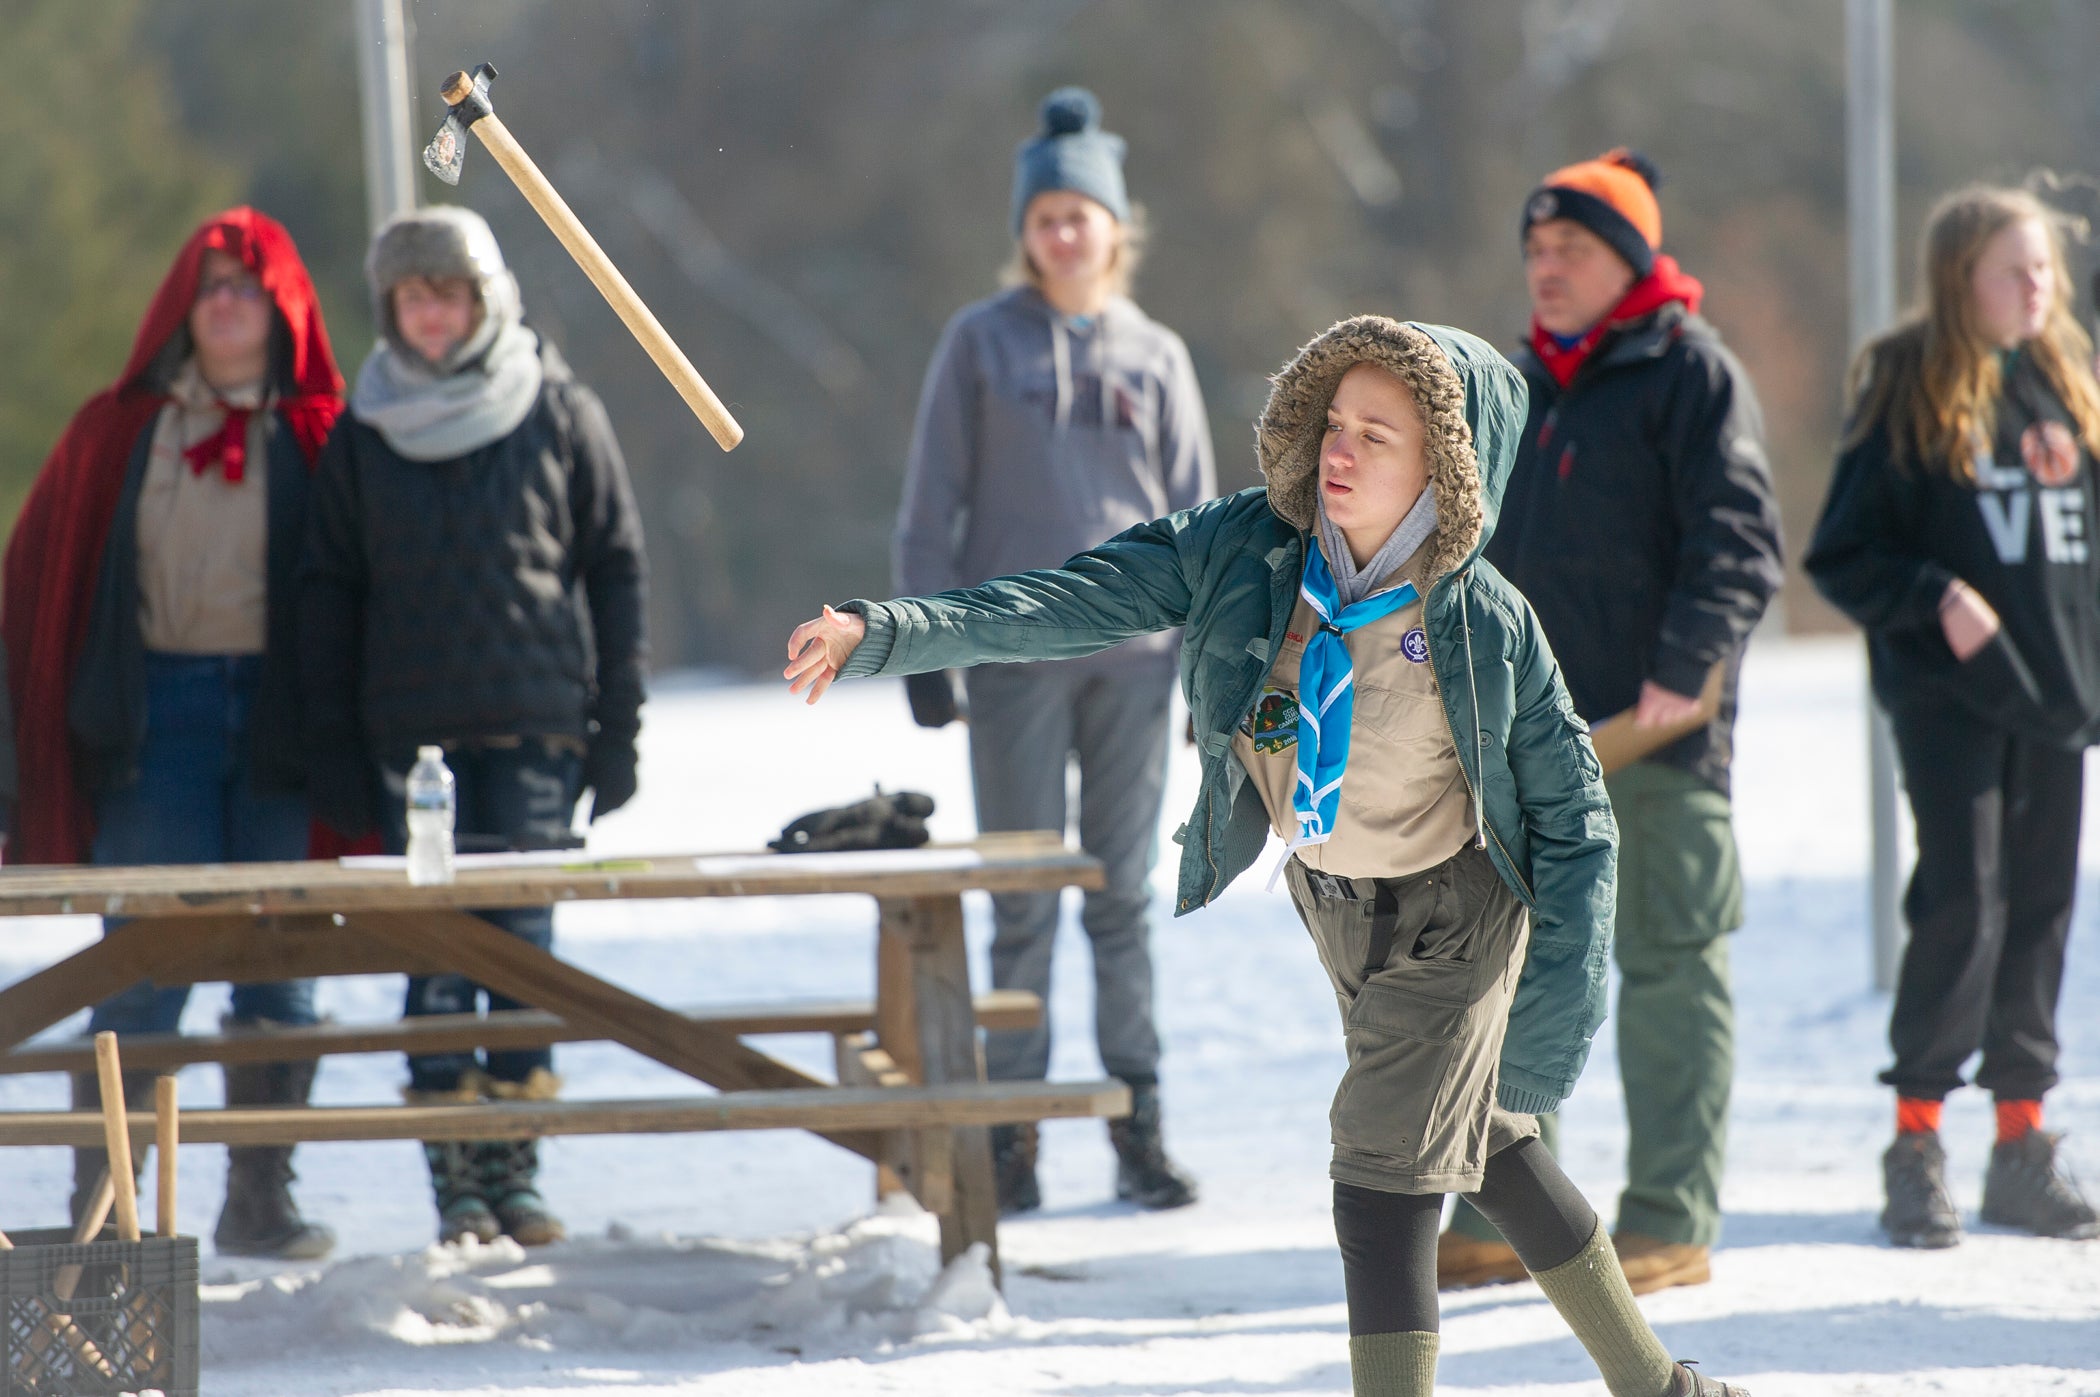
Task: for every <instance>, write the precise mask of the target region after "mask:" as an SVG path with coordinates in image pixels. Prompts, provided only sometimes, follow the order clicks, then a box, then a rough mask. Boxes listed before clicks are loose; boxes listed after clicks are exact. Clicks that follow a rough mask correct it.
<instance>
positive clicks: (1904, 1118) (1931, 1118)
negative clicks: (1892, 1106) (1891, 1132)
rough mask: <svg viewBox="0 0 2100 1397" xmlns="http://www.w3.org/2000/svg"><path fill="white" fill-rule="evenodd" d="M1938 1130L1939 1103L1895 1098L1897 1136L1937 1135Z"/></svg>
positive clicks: (1913, 1097)
mask: <svg viewBox="0 0 2100 1397" xmlns="http://www.w3.org/2000/svg"><path fill="white" fill-rule="evenodd" d="M1939 1130H1940V1103H1939V1102H1937V1101H1921V1100H1920V1099H1918V1098H1917V1097H1915V1096H1899V1097H1897V1098H1896V1133H1897V1134H1898V1135H1937V1134H1939Z"/></svg>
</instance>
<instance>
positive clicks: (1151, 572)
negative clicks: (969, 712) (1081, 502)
mask: <svg viewBox="0 0 2100 1397" xmlns="http://www.w3.org/2000/svg"><path fill="white" fill-rule="evenodd" d="M1202 516H1203V511H1201V510H1185V511H1183V512H1182V513H1180V514H1174V515H1169V516H1168V517H1167V518H1165V519H1155V520H1153V521H1152V522H1151V523H1149V524H1140V525H1138V526H1137V527H1135V528H1133V529H1128V530H1126V531H1124V532H1123V533H1121V534H1118V535H1117V536H1116V537H1114V538H1112V539H1110V540H1109V541H1108V542H1106V543H1104V544H1102V545H1101V546H1100V547H1098V548H1091V549H1089V550H1087V551H1086V552H1084V553H1081V554H1080V555H1078V556H1077V557H1075V558H1072V559H1070V560H1068V561H1067V562H1066V563H1065V565H1064V566H1063V567H1059V568H1043V569H1039V570H1037V571H1035V572H1024V573H1017V574H1015V575H1014V576H1011V577H997V578H993V579H992V580H991V581H990V582H987V583H985V584H984V585H982V586H979V587H965V588H958V589H956V590H954V591H948V592H940V593H936V594H935V595H933V596H930V597H904V598H900V599H898V600H896V601H888V602H866V601H854V602H848V603H846V604H845V605H844V606H842V607H839V608H836V609H834V608H831V607H826V608H825V609H824V614H823V615H822V616H820V617H818V618H817V619H816V620H813V621H807V622H804V623H803V624H802V625H800V626H798V627H796V628H795V631H794V634H793V635H792V636H790V637H789V640H788V660H789V663H788V667H787V670H786V676H787V679H788V681H789V687H790V688H791V689H792V690H793V691H794V692H796V693H803V692H805V691H806V692H807V693H808V695H809V702H811V703H814V702H816V700H817V699H819V698H821V697H822V696H823V694H824V691H825V690H826V689H828V688H830V687H831V684H832V682H833V681H834V680H837V679H840V678H855V677H860V676H865V675H874V674H918V673H923V672H925V671H927V670H935V669H960V668H964V667H967V666H970V665H976V664H990V663H997V662H1002V661H1004V662H1013V661H1024V660H1062V659H1072V658H1075V657H1077V656H1080V655H1091V654H1093V653H1094V652H1096V651H1099V650H1106V649H1108V648H1109V647H1110V646H1112V645H1116V644H1119V643H1120V642H1122V641H1125V640H1128V639H1130V638H1131V637H1132V636H1137V635H1146V634H1149V633H1151V632H1153V631H1164V630H1171V629H1172V628H1174V627H1175V626H1179V625H1181V624H1183V623H1184V622H1186V621H1187V619H1188V613H1189V601H1190V587H1189V581H1188V571H1187V568H1186V567H1185V566H1184V563H1185V554H1186V553H1187V552H1189V551H1190V550H1194V549H1199V548H1200V547H1201V546H1202V545H1201V544H1200V543H1198V542H1195V541H1193V540H1192V537H1191V536H1192V535H1193V534H1196V533H1198V532H1200V531H1201V528H1202V524H1203V518H1202Z"/></svg>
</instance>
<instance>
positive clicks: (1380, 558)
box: [1319, 485, 1436, 606]
mask: <svg viewBox="0 0 2100 1397" xmlns="http://www.w3.org/2000/svg"><path fill="white" fill-rule="evenodd" d="M1319 524H1320V543H1321V545H1322V548H1323V551H1324V552H1325V553H1326V554H1327V570H1328V571H1329V572H1331V573H1333V574H1334V585H1335V589H1336V590H1337V591H1338V592H1340V593H1341V598H1342V605H1343V606H1351V605H1354V604H1355V603H1357V602H1360V601H1362V600H1363V599H1364V598H1365V597H1368V596H1369V595H1371V593H1373V592H1375V591H1377V590H1378V585H1379V584H1380V583H1381V582H1383V581H1384V580H1385V579H1386V578H1387V577H1389V576H1391V575H1392V574H1393V573H1395V572H1397V571H1399V570H1400V568H1401V567H1402V566H1403V565H1404V564H1405V563H1406V562H1407V560H1408V559H1409V558H1412V557H1414V555H1415V550H1416V549H1418V548H1420V547H1421V546H1422V545H1423V544H1424V543H1426V542H1428V540H1429V536H1430V535H1431V534H1432V533H1435V532H1436V491H1435V490H1434V489H1433V488H1431V487H1430V486H1427V485H1425V486H1423V487H1422V493H1421V495H1420V496H1418V497H1417V498H1416V500H1415V503H1414V507H1413V508H1412V509H1410V510H1408V511H1407V516H1406V517H1405V518H1403V519H1402V520H1401V521H1400V524H1399V527H1397V528H1395V529H1394V530H1393V532H1392V533H1391V534H1390V535H1389V536H1387V538H1386V541H1385V542H1384V543H1382V544H1380V545H1379V547H1378V552H1377V553H1375V554H1373V555H1372V557H1371V561H1370V562H1369V563H1366V564H1365V565H1364V567H1363V568H1362V569H1361V570H1359V569H1358V568H1357V566H1356V558H1355V556H1354V555H1353V554H1351V553H1350V551H1349V540H1348V539H1346V538H1344V537H1343V536H1342V530H1341V526H1340V525H1338V524H1336V523H1335V522H1334V521H1333V520H1332V519H1329V518H1328V517H1327V501H1326V500H1324V499H1323V500H1321V501H1320V520H1319Z"/></svg>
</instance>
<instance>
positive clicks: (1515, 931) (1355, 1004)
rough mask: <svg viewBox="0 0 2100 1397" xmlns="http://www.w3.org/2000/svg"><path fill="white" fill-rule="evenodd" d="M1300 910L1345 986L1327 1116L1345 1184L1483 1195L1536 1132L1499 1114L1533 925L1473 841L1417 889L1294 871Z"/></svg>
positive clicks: (1524, 1121)
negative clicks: (1497, 1165) (1506, 1037)
mask: <svg viewBox="0 0 2100 1397" xmlns="http://www.w3.org/2000/svg"><path fill="white" fill-rule="evenodd" d="M1288 881H1289V884H1290V889H1291V900H1292V901H1293V902H1294V903H1296V904H1297V907H1298V915H1299V916H1300V917H1301V918H1303V919H1304V921H1305V927H1306V930H1307V931H1309V932H1311V933H1312V939H1313V945H1314V946H1315V947H1316V948H1317V949H1318V950H1319V953H1320V963H1321V964H1322V965H1324V966H1326V967H1327V975H1328V978H1329V979H1330V980H1332V981H1333V982H1334V993H1335V998H1336V1000H1337V1001H1338V1002H1339V1003H1340V1006H1341V1011H1342V1032H1343V1041H1344V1044H1345V1046H1346V1047H1347V1049H1348V1053H1349V1066H1348V1068H1347V1070H1346V1071H1344V1072H1343V1073H1342V1084H1341V1086H1340V1088H1339V1089H1337V1090H1336V1092H1335V1094H1334V1107H1333V1109H1332V1110H1331V1111H1330V1112H1329V1114H1328V1120H1329V1122H1330V1125H1331V1128H1332V1131H1333V1135H1334V1163H1333V1165H1332V1166H1331V1167H1330V1168H1329V1170H1328V1172H1329V1174H1330V1176H1331V1177H1333V1178H1334V1179H1335V1180H1336V1181H1337V1182H1339V1183H1348V1184H1355V1185H1357V1186H1358V1187H1361V1188H1372V1189H1379V1190H1381V1191H1383V1192H1386V1193H1473V1192H1476V1191H1478V1190H1479V1188H1480V1183H1481V1176H1482V1172H1483V1171H1484V1170H1485V1169H1486V1167H1487V1160H1488V1156H1489V1155H1491V1154H1497V1153H1500V1152H1501V1151H1502V1150H1504V1149H1507V1148H1509V1147H1510V1146H1511V1145H1514V1144H1516V1143H1517V1142H1518V1141H1520V1140H1524V1139H1527V1138H1529V1137H1530V1136H1533V1135H1536V1134H1537V1133H1538V1120H1537V1118H1536V1117H1533V1116H1525V1115H1517V1114H1515V1113H1513V1112H1509V1111H1505V1110H1503V1109H1502V1108H1501V1107H1499V1106H1497V1105H1496V1104H1495V1079H1496V1076H1497V1073H1498V1070H1499V1067H1500V1064H1501V1057H1502V1038H1503V1034H1504V1033H1505V1032H1506V1031H1507V1029H1508V1027H1509V1006H1510V1001H1511V1000H1512V999H1513V998H1514V997H1515V995H1516V991H1517V975H1518V972H1519V971H1521V970H1522V969H1523V965H1524V946H1525V940H1526V937H1527V935H1528V926H1529V923H1528V920H1527V917H1526V913H1525V910H1524V904H1523V903H1522V902H1521V901H1520V900H1519V899H1518V898H1517V896H1516V894H1515V893H1513V892H1511V891H1510V890H1509V887H1508V885H1507V884H1505V883H1504V882H1503V881H1502V878H1501V875H1500V874H1498V873H1496V872H1495V866H1494V864H1493V863H1492V862H1491V861H1490V860H1489V859H1488V856H1487V854H1486V853H1484V852H1482V851H1481V850H1478V849H1475V848H1474V847H1473V846H1472V844H1470V843H1468V844H1467V845H1466V846H1465V847H1464V848H1463V849H1461V850H1459V852H1458V853H1456V854H1454V855H1453V856H1452V857H1451V858H1449V859H1447V860H1446V861H1445V862H1443V863H1441V864H1438V865H1437V866H1436V867H1435V868H1431V869H1428V870H1426V871H1424V872H1422V873H1417V874H1413V875H1410V876H1409V877H1406V878H1338V877H1334V876H1332V875H1329V874H1324V873H1320V872H1318V871H1316V870H1312V869H1308V868H1306V867H1305V865H1303V864H1302V863H1300V862H1299V861H1298V860H1297V859H1295V858H1294V859H1292V860H1291V861H1290V867H1289V872H1288Z"/></svg>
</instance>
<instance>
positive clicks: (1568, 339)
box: [1546, 325, 1597, 354]
mask: <svg viewBox="0 0 2100 1397" xmlns="http://www.w3.org/2000/svg"><path fill="white" fill-rule="evenodd" d="M1595 328H1597V327H1596V326H1594V325H1592V326H1591V327H1590V329H1591V330H1594V329H1595ZM1589 332H1590V331H1589V330H1577V331H1576V332H1575V333H1574V334H1572V335H1556V334H1554V333H1553V332H1552V331H1551V330H1548V331H1547V332H1546V337H1547V338H1548V339H1550V340H1552V341H1553V342H1554V343H1555V344H1557V345H1559V346H1560V350H1561V353H1563V354H1565V353H1567V352H1568V351H1569V350H1571V349H1573V348H1574V347H1575V346H1576V345H1578V344H1581V343H1582V338H1583V336H1585V335H1587V334H1588V333H1589Z"/></svg>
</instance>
